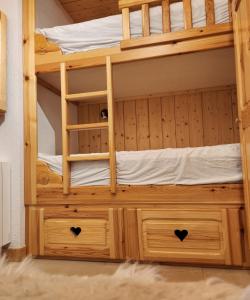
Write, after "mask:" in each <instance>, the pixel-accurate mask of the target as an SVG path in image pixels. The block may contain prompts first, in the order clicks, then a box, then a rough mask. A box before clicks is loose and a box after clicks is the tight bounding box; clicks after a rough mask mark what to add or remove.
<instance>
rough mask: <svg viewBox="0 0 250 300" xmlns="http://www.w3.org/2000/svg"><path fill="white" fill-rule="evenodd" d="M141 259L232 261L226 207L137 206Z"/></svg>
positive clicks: (221, 262)
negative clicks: (167, 208) (155, 207)
mask: <svg viewBox="0 0 250 300" xmlns="http://www.w3.org/2000/svg"><path fill="white" fill-rule="evenodd" d="M137 217H138V231H139V247H140V258H141V259H142V260H158V261H164V260H165V261H175V262H178V261H183V262H201V263H217V264H231V254H230V243H229V229H228V217H227V210H226V209H221V210H211V211H209V210H196V211H195V210H146V209H138V210H137Z"/></svg>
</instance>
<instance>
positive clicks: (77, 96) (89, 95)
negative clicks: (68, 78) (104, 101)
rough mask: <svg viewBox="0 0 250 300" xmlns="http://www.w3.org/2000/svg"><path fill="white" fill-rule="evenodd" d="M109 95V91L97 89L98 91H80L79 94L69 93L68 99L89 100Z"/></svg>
mask: <svg viewBox="0 0 250 300" xmlns="http://www.w3.org/2000/svg"><path fill="white" fill-rule="evenodd" d="M105 96H107V91H97V92H89V93H79V94H67V95H66V97H65V98H66V99H67V101H72V102H73V101H79V102H81V101H89V100H90V99H94V98H100V97H105Z"/></svg>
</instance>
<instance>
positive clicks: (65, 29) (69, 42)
mask: <svg viewBox="0 0 250 300" xmlns="http://www.w3.org/2000/svg"><path fill="white" fill-rule="evenodd" d="M214 5H215V23H216V24H220V23H228V22H229V11H228V0H214ZM170 14H171V31H181V30H183V29H184V21H183V2H177V3H172V4H171V5H170ZM192 18H193V27H204V26H206V11H205V0H192ZM130 22H131V37H132V38H135V37H139V36H142V17H141V11H135V12H131V14H130ZM150 31H151V34H159V33H162V9H161V6H156V7H152V8H151V9H150ZM37 32H38V33H41V34H43V35H44V36H45V37H46V38H48V39H49V40H50V41H51V42H54V43H56V44H57V45H58V46H59V47H60V48H61V50H62V52H63V53H64V54H69V53H75V52H82V51H88V50H93V49H99V48H110V47H113V46H116V45H118V44H119V43H120V41H121V40H122V16H121V15H115V16H110V17H106V18H100V19H96V20H91V21H87V22H83V23H79V24H72V25H66V26H57V27H54V28H46V29H37Z"/></svg>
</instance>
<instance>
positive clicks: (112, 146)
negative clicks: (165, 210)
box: [106, 56, 117, 193]
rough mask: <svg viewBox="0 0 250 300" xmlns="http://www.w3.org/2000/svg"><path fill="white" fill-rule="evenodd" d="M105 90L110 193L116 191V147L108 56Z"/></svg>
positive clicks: (107, 59)
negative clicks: (106, 93)
mask: <svg viewBox="0 0 250 300" xmlns="http://www.w3.org/2000/svg"><path fill="white" fill-rule="evenodd" d="M106 72H107V91H108V124H109V134H108V136H109V155H110V159H109V164H110V187H111V193H116V180H117V176H116V149H115V124H114V98H113V78H112V63H111V58H110V56H107V57H106Z"/></svg>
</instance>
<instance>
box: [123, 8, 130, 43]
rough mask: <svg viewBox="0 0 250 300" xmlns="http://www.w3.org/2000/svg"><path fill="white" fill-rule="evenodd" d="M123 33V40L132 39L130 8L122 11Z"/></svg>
mask: <svg viewBox="0 0 250 300" xmlns="http://www.w3.org/2000/svg"><path fill="white" fill-rule="evenodd" d="M122 32H123V39H124V40H129V39H130V18H129V8H123V9H122Z"/></svg>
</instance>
